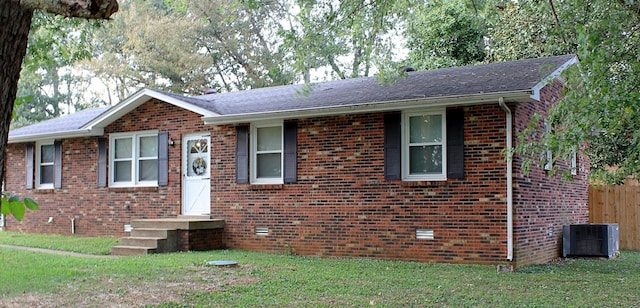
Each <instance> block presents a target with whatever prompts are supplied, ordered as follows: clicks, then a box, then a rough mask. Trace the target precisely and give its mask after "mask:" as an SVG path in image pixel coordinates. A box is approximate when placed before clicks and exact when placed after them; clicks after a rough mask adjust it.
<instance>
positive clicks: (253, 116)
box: [202, 89, 532, 125]
mask: <svg viewBox="0 0 640 308" xmlns="http://www.w3.org/2000/svg"><path fill="white" fill-rule="evenodd" d="M531 95H532V91H531V89H528V90H518V91H504V92H496V93H479V94H472V95H455V96H442V97H431V98H424V97H420V98H414V99H409V100H401V101H383V102H372V103H366V104H359V105H351V106H329V107H321V108H318V107H312V108H300V109H293V110H285V111H267V112H255V113H243V114H231V115H219V116H204V117H203V118H202V119H203V120H204V124H213V125H220V124H235V123H247V122H252V121H267V120H283V119H302V118H313V117H322V116H331V115H343V114H354V113H369V112H384V111H391V110H404V109H412V108H425V107H429V108H438V107H454V106H469V105H477V104H487V103H493V102H495V101H497V100H498V99H500V98H502V99H505V100H507V101H517V102H525V101H531Z"/></svg>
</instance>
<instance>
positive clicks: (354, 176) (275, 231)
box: [7, 102, 587, 264]
mask: <svg viewBox="0 0 640 308" xmlns="http://www.w3.org/2000/svg"><path fill="white" fill-rule="evenodd" d="M532 106H535V104H523V105H518V106H516V105H515V104H511V105H510V107H511V108H512V109H513V110H514V114H515V117H516V120H517V121H516V124H517V129H521V128H522V126H523V125H525V124H524V123H523V122H522V121H523V119H525V118H527V117H529V116H530V111H529V110H532V109H535V108H534V107H532ZM464 111H465V124H464V125H465V126H464V137H465V160H466V162H465V178H464V179H462V180H448V181H444V182H402V181H400V180H394V181H387V180H385V179H384V175H383V168H384V166H383V155H384V153H383V142H384V140H383V117H384V114H381V113H380V114H359V115H343V116H328V117H321V118H313V119H302V120H299V121H298V135H297V137H298V148H297V152H298V166H297V167H298V174H297V178H298V181H297V183H293V184H285V185H268V186H264V185H260V186H256V185H251V184H236V183H235V148H236V144H235V126H233V125H221V126H205V125H203V124H202V120H201V119H200V118H199V116H198V115H196V114H194V113H191V112H188V111H185V110H181V109H180V108H177V107H174V106H171V105H169V104H162V103H157V102H150V103H145V104H143V105H142V106H141V107H139V108H137V109H136V110H134V111H133V112H131V113H130V114H128V115H126V116H125V117H123V118H122V119H120V120H118V121H116V122H114V123H113V124H112V125H110V126H109V127H107V129H106V135H107V136H108V134H109V133H111V132H121V131H138V130H147V129H157V130H159V131H169V137H170V138H171V139H173V140H174V141H175V142H176V145H175V147H170V153H169V169H170V176H169V185H168V186H166V187H159V188H140V189H126V188H124V189H122V188H121V189H116V188H97V187H96V185H95V183H96V171H95V169H96V157H97V154H96V140H95V139H94V138H77V139H70V140H65V141H64V143H63V151H64V153H65V157H64V161H63V168H64V171H63V183H62V185H63V188H62V189H61V190H55V191H25V190H23V187H24V144H16V145H11V146H10V151H9V157H8V159H9V161H8V166H11V167H10V168H8V169H11V170H8V176H7V178H8V179H9V181H8V182H7V188H8V190H11V191H17V192H19V193H21V195H29V196H32V197H35V198H36V199H37V200H38V201H39V202H40V204H41V207H42V209H41V211H39V212H36V213H29V214H27V217H26V218H25V221H24V222H22V223H18V222H15V221H13V220H10V221H9V222H8V229H10V230H24V231H29V232H46V233H62V234H69V233H70V219H71V218H75V219H76V226H77V227H76V228H77V229H76V232H77V233H78V234H81V235H98V234H110V235H116V236H122V235H123V234H124V232H123V231H122V228H123V224H125V223H128V222H129V221H130V220H131V219H134V218H155V217H172V216H175V215H178V214H179V213H180V200H181V186H180V177H181V167H180V165H181V160H180V150H181V145H180V140H181V138H182V135H183V134H186V133H191V132H204V131H209V132H210V133H211V152H212V157H211V172H212V174H211V175H212V176H211V203H212V204H211V212H212V216H213V217H215V218H222V219H225V221H226V227H225V231H224V245H225V246H226V247H228V248H237V249H253V250H263V251H276V252H293V253H297V254H304V255H321V256H350V257H375V258H384V259H403V260H418V261H439V262H474V263H485V264H495V263H502V262H504V261H505V259H506V255H507V251H506V246H507V245H506V243H507V237H506V230H507V226H506V175H505V172H506V162H505V159H504V155H503V153H502V151H503V149H504V147H505V144H506V143H505V134H506V132H505V113H504V112H503V111H502V110H501V109H500V108H499V106H498V103H497V102H496V103H495V104H488V105H482V106H472V107H465V108H464ZM338 132H339V133H338ZM518 166H519V164H517V163H515V164H514V170H515V172H516V174H517V177H516V181H517V183H516V184H515V186H516V193H515V194H514V196H515V197H516V202H515V206H516V216H515V217H516V219H517V220H516V224H515V225H516V228H515V230H516V236H515V237H516V241H517V243H516V260H517V261H518V262H520V264H525V263H529V262H538V261H546V260H549V259H551V258H553V257H554V256H557V251H559V246H558V236H559V234H560V232H559V231H558V230H560V228H561V224H562V223H564V220H567V219H566V218H565V217H567V215H570V214H568V213H570V212H573V213H577V214H575V216H579V217H582V216H583V213H584V215H586V201H585V204H584V208H582V207H581V206H582V203H580V202H576V203H574V202H572V203H571V205H563V204H559V205H558V204H557V203H556V202H555V201H556V200H570V199H573V200H580V199H581V198H584V200H586V194H585V195H584V197H582V196H579V195H578V194H579V193H582V190H583V189H584V191H586V189H587V186H586V184H584V183H583V182H580V183H574V184H567V183H564V182H557V181H556V180H553V181H551V180H549V179H547V178H546V177H542V175H544V174H538V173H535V172H540V171H534V172H533V173H532V175H531V177H530V178H523V177H521V176H520V173H519V171H518V169H517V167H518ZM527 183H531V184H527ZM542 183H545V185H555V184H558V185H563V186H559V187H556V188H554V189H549V187H546V186H544V185H543V184H542ZM583 184H584V185H583ZM567 185H569V186H567ZM571 185H573V186H571ZM582 186H584V187H582ZM567 187H569V189H568V188H567ZM560 191H562V192H563V194H564V195H563V196H562V198H558V197H560V196H559V195H558V194H559V192H560ZM518 198H520V199H521V200H520V199H518ZM571 215H574V214H571ZM49 216H53V217H54V219H55V221H54V223H53V224H51V225H49V224H47V223H46V221H47V217H49ZM585 217H586V216H585ZM572 219H573V218H569V219H568V220H572ZM550 225H552V228H553V231H554V233H553V235H552V236H546V233H544V231H545V230H547V229H548V228H549V226H550ZM256 227H267V228H268V229H269V235H266V236H264V235H256V234H255V228H256ZM416 229H432V230H433V231H434V237H435V238H434V239H433V240H423V239H416V236H415V233H416Z"/></svg>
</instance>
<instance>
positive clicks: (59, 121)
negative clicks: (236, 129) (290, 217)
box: [9, 55, 575, 141]
mask: <svg viewBox="0 0 640 308" xmlns="http://www.w3.org/2000/svg"><path fill="white" fill-rule="evenodd" d="M574 59H575V56H574V55H565V56H555V57H548V58H539V59H528V60H520V61H511V62H502V63H490V64H482V65H475V66H463V67H453V68H444V69H437V70H430V71H418V72H410V73H408V76H407V77H406V78H400V79H398V80H396V81H395V82H391V83H388V84H381V83H380V82H379V81H378V80H377V79H376V78H375V77H368V78H355V79H346V80H336V81H328V82H322V83H316V84H312V85H311V86H310V87H306V86H305V85H288V86H278V87H269V88H260V89H253V90H245V91H237V92H229V93H219V94H206V95H201V96H196V97H186V96H182V95H178V94H174V93H170V92H166V91H160V90H151V89H143V90H141V91H138V92H137V93H136V94H134V95H132V96H131V97H130V98H129V99H127V100H125V101H123V102H121V103H120V104H118V105H116V106H114V107H113V109H111V110H109V112H111V111H114V110H115V111H114V112H115V113H114V114H115V115H116V116H118V113H117V112H119V111H118V110H126V109H118V108H122V107H123V106H125V107H126V106H129V107H131V108H134V107H135V106H137V105H136V104H140V103H141V102H142V101H143V100H146V99H148V98H150V97H156V96H157V97H156V98H158V97H159V98H160V99H165V100H166V99H167V97H168V98H170V99H171V100H174V102H173V103H176V102H177V103H180V104H182V103H184V104H183V107H185V106H187V107H188V106H194V107H198V108H200V111H199V112H200V113H201V114H202V115H203V116H206V115H205V113H206V111H210V112H212V113H215V114H217V115H219V116H221V118H224V117H225V116H230V117H234V116H243V115H246V114H249V115H252V116H258V117H260V116H263V114H267V113H276V112H289V111H302V112H303V113H310V112H311V111H312V110H320V109H327V108H334V107H335V108H338V107H349V108H351V107H354V106H362V105H367V104H376V103H385V102H391V104H393V102H402V101H408V100H415V99H421V98H424V99H433V98H444V97H462V96H471V95H484V94H497V93H508V92H515V91H527V90H533V89H534V88H535V87H537V86H539V85H540V84H544V82H545V79H546V78H548V77H549V76H550V75H551V74H552V73H554V72H557V71H559V70H561V69H562V68H563V67H564V66H565V65H567V64H569V63H572V61H573V60H574ZM105 111H107V108H94V109H87V110H83V111H80V112H77V113H74V114H70V115H67V116H63V117H60V118H56V119H52V120H48V121H45V122H41V123H37V124H34V125H30V126H27V127H23V128H19V129H15V130H12V131H11V132H10V133H9V141H11V140H12V139H13V140H16V141H17V140H22V141H24V140H27V139H29V140H31V139H35V138H44V137H46V138H52V137H55V134H56V133H58V132H59V133H62V135H61V137H63V138H64V137H65V136H67V135H69V134H72V133H78V132H80V133H81V134H84V131H85V130H87V129H88V130H90V129H93V128H94V127H93V126H94V125H95V122H92V121H94V120H95V121H97V122H98V123H100V124H99V125H106V123H108V122H109V121H110V120H111V118H113V117H114V115H113V114H108V113H105ZM103 113H104V114H103ZM101 114H102V115H103V116H102V117H100V115H101ZM119 116H121V115H119ZM105 119H106V120H105ZM205 123H207V120H206V119H205ZM89 126H91V127H89ZM70 132H72V133H70ZM65 134H66V135H65Z"/></svg>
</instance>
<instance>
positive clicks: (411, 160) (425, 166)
mask: <svg viewBox="0 0 640 308" xmlns="http://www.w3.org/2000/svg"><path fill="white" fill-rule="evenodd" d="M403 120H404V122H403V133H404V134H403V144H404V145H403V159H402V163H403V166H402V169H403V179H404V180H410V181H411V180H413V181H420V180H446V178H447V170H446V169H447V167H446V166H447V162H446V157H447V153H446V151H447V147H446V144H447V143H446V117H445V112H444V111H429V112H412V113H405V114H404V119H403Z"/></svg>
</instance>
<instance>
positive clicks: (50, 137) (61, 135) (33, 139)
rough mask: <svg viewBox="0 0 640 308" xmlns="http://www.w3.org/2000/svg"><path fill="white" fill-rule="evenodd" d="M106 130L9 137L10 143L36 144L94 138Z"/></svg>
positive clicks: (68, 131) (81, 130) (97, 129)
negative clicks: (45, 141) (43, 141)
mask: <svg viewBox="0 0 640 308" xmlns="http://www.w3.org/2000/svg"><path fill="white" fill-rule="evenodd" d="M103 134H104V129H102V128H91V129H74V130H66V131H57V132H50V133H40V134H29V135H20V136H15V137H11V136H9V140H8V143H9V144H11V143H22V142H36V141H41V140H59V139H68V138H82V137H92V136H102V135H103Z"/></svg>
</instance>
